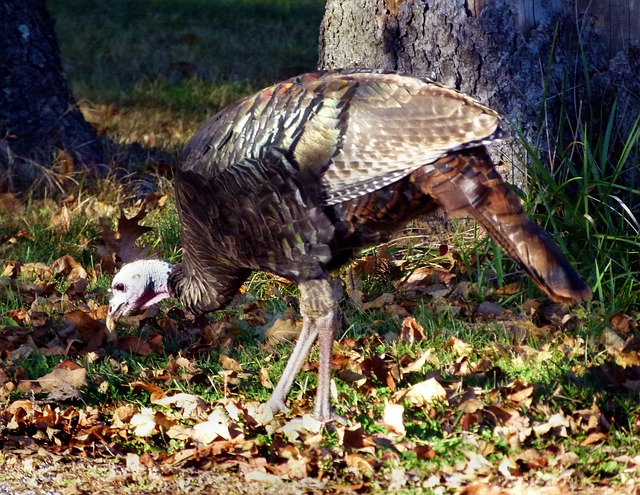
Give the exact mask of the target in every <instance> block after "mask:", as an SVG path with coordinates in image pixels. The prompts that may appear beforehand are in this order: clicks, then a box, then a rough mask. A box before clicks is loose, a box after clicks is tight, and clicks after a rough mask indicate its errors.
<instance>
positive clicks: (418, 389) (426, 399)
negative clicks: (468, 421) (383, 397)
mask: <svg viewBox="0 0 640 495" xmlns="http://www.w3.org/2000/svg"><path fill="white" fill-rule="evenodd" d="M446 398H447V392H446V391H445V389H444V388H443V387H442V385H440V384H439V383H438V381H437V380H436V379H435V378H429V379H428V380H425V381H423V382H420V383H416V384H415V385H412V386H411V387H409V388H407V389H404V390H399V391H398V392H396V393H395V394H393V400H394V402H396V403H398V402H400V401H403V400H404V401H407V402H409V403H410V404H412V405H414V406H416V407H424V406H429V405H431V404H433V403H434V402H441V401H443V400H445V399H446Z"/></svg>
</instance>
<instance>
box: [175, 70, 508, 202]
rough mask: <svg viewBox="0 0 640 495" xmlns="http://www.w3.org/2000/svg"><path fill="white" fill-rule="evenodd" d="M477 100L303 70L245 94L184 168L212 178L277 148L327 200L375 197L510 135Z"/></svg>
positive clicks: (356, 75)
mask: <svg viewBox="0 0 640 495" xmlns="http://www.w3.org/2000/svg"><path fill="white" fill-rule="evenodd" d="M498 124H499V117H498V115H497V114H496V113H495V112H494V111H493V110H491V109H489V108H487V107H485V106H484V105H482V104H480V103H478V102H477V101H475V100H473V99H472V98H470V97H468V96H465V95H462V94H460V93H458V92H456V91H454V90H451V89H448V88H444V87H442V86H440V85H438V84H436V83H433V82H430V81H426V80H421V79H418V78H415V77H409V76H402V75H398V74H394V73H379V72H371V71H357V70H339V71H324V72H318V73H313V74H307V75H305V76H300V77H298V78H295V79H291V80H289V81H285V82H283V83H280V84H278V85H276V86H272V87H270V88H267V89H264V90H262V91H261V92H259V93H257V94H255V95H253V96H251V97H249V98H246V99H244V100H241V101H240V102H238V103H236V104H234V105H232V106H231V107H229V108H228V109H226V110H225V111H223V112H222V113H220V114H218V115H217V116H216V117H214V118H213V119H211V120H210V121H209V122H208V123H207V124H205V126H204V127H203V128H202V129H201V130H200V131H199V132H198V133H197V134H196V135H195V136H194V137H193V138H192V140H191V141H190V142H189V144H188V145H187V147H186V148H185V152H184V154H183V156H182V159H181V168H182V169H183V170H191V171H194V172H197V173H199V174H201V175H203V176H211V175H216V174H219V173H221V172H222V171H223V170H224V169H226V168H227V167H229V166H231V165H233V164H235V163H239V162H241V161H243V160H245V159H257V160H260V159H261V158H262V157H263V156H264V154H265V153H269V152H270V150H273V149H274V148H277V149H279V150H282V151H283V152H285V153H287V154H289V155H290V156H291V157H292V158H293V159H295V161H296V163H297V164H298V166H299V167H300V170H301V173H302V174H303V175H305V174H306V177H307V179H306V180H313V179H315V180H318V179H319V180H321V181H322V185H323V186H324V189H325V192H326V201H327V203H328V204H335V203H339V202H343V201H346V200H349V199H353V198H355V197H358V196H362V195H365V194H368V193H369V192H372V191H375V190H377V189H379V188H381V187H384V186H386V185H388V184H391V183H393V182H395V181H396V180H398V179H400V178H402V177H405V176H407V175H409V174H410V173H411V172H412V171H414V170H416V169H417V168H419V167H421V166H423V165H426V164H429V163H432V162H434V161H435V160H437V159H438V158H440V157H442V156H444V155H445V154H447V153H449V152H451V151H455V150H459V149H463V148H465V147H469V146H476V145H478V144H481V143H484V142H488V141H491V140H494V139H499V138H501V137H503V135H504V133H503V131H502V130H501V129H500V128H499V127H498Z"/></svg>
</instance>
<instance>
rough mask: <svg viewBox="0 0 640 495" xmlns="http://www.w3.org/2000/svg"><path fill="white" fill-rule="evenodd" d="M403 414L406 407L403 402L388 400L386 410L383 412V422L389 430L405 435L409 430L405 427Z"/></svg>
mask: <svg viewBox="0 0 640 495" xmlns="http://www.w3.org/2000/svg"><path fill="white" fill-rule="evenodd" d="M403 416H404V407H403V406H402V405H401V404H392V403H389V402H387V403H386V404H385V405H384V412H383V413H382V423H383V424H384V426H385V427H386V428H387V429H388V430H389V431H392V432H393V433H397V434H398V435H403V436H404V435H405V434H406V433H407V431H406V430H405V427H404V419H403Z"/></svg>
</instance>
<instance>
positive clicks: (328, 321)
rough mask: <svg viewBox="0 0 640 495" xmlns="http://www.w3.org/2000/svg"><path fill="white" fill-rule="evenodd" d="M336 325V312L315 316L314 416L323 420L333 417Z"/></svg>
mask: <svg viewBox="0 0 640 495" xmlns="http://www.w3.org/2000/svg"><path fill="white" fill-rule="evenodd" d="M337 325H338V312H337V311H336V310H332V311H329V313H327V314H326V315H324V316H321V317H320V318H317V319H316V321H315V326H316V328H317V331H318V353H319V358H318V359H319V362H318V389H317V392H316V407H315V410H314V413H313V414H314V416H315V417H316V419H317V420H319V421H322V422H325V421H329V420H331V419H333V412H332V409H331V372H332V365H331V364H332V361H333V336H334V332H335V329H336V327H337Z"/></svg>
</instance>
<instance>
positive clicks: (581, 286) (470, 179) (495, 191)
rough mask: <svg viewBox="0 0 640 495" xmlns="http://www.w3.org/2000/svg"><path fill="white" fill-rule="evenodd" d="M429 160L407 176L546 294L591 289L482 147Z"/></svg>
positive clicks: (570, 298) (582, 294) (584, 294)
mask: <svg viewBox="0 0 640 495" xmlns="http://www.w3.org/2000/svg"><path fill="white" fill-rule="evenodd" d="M433 165H434V166H435V168H429V169H427V167H425V168H424V169H421V170H419V171H417V172H415V173H414V178H413V180H414V181H415V182H416V183H418V184H419V185H420V186H421V187H422V188H423V189H424V191H425V192H426V193H427V194H430V195H431V196H432V197H433V198H434V199H435V200H436V201H437V202H438V203H439V204H440V205H442V206H443V207H444V209H445V210H446V211H447V213H448V214H449V215H450V216H452V217H461V216H471V217H473V218H475V219H476V221H477V222H478V223H480V225H482V226H483V227H484V228H485V230H486V231H487V232H488V233H489V235H490V236H491V237H492V238H493V239H494V240H495V241H496V242H497V243H498V244H499V245H500V247H502V249H503V250H504V251H505V252H506V253H507V254H508V255H509V256H510V257H511V258H512V259H513V260H514V261H516V262H517V263H518V264H519V265H520V267H521V268H522V269H523V270H524V271H525V272H526V273H527V274H528V275H529V276H530V277H531V278H532V279H533V281H534V282H535V283H536V285H537V286H538V287H539V288H540V289H541V290H543V291H544V292H546V293H547V294H548V295H549V297H550V298H551V299H553V300H555V301H558V302H565V303H577V302H581V301H587V300H589V299H591V290H590V289H589V287H587V285H586V284H585V283H584V281H583V280H582V278H581V277H580V275H578V273H577V272H576V271H575V270H574V268H573V267H572V266H571V264H570V263H569V261H568V260H567V259H566V257H565V256H564V255H563V254H562V251H561V250H560V248H559V247H558V246H557V245H556V244H555V243H554V242H553V241H552V240H551V238H550V237H549V236H548V235H547V233H546V232H544V231H543V230H542V229H541V228H540V227H539V226H538V225H537V224H536V223H535V222H533V221H532V220H530V219H529V218H528V217H527V215H526V214H525V213H524V211H523V209H522V204H521V202H520V200H519V199H518V198H517V196H516V195H515V194H514V193H513V192H512V191H511V190H510V189H509V188H508V187H507V185H506V184H505V183H504V181H503V180H502V178H501V177H500V175H499V174H498V172H497V171H496V170H495V168H494V165H493V163H492V162H491V158H490V157H489V155H488V153H487V151H486V149H484V148H483V147H480V148H475V149H473V150H468V151H465V152H458V153H455V154H451V155H449V156H447V157H444V158H442V159H440V160H438V161H437V162H435V163H434V164H433ZM421 174H423V175H422V176H421Z"/></svg>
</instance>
